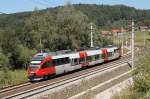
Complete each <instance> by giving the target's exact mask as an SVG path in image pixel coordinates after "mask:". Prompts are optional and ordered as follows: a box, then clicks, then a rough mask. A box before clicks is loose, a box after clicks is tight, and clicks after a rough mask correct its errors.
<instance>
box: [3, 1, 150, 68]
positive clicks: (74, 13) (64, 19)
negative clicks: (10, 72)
mask: <svg viewBox="0 0 150 99" xmlns="http://www.w3.org/2000/svg"><path fill="white" fill-rule="evenodd" d="M133 17H134V18H136V19H137V20H142V21H140V22H141V23H140V22H139V23H138V24H146V25H149V23H148V22H147V21H146V22H144V20H145V19H148V18H150V11H148V10H146V11H143V10H136V9H135V8H131V7H127V6H123V5H118V6H107V5H93V4H91V5H89V4H88V5H87V4H85V5H81V4H78V5H66V6H60V7H56V8H49V9H45V10H38V9H37V8H36V9H35V11H33V12H23V13H14V14H1V15H0V68H1V69H2V68H4V67H9V68H12V69H16V68H23V67H27V66H28V63H29V61H30V59H31V57H32V55H33V54H35V53H37V52H40V50H45V51H56V50H64V49H72V50H74V49H80V48H88V47H90V42H89V41H90V23H91V22H93V23H94V24H95V26H94V27H95V29H94V38H95V41H94V44H95V45H96V46H104V45H108V44H112V42H111V41H110V40H108V39H106V38H103V37H101V36H100V34H99V29H102V28H108V27H109V28H111V27H120V26H121V25H124V24H123V23H122V20H123V19H126V20H129V19H131V18H133ZM143 18H144V19H143ZM126 23H127V24H128V22H126Z"/></svg>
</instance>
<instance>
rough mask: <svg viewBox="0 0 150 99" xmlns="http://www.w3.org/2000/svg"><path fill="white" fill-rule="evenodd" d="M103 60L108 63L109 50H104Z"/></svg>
mask: <svg viewBox="0 0 150 99" xmlns="http://www.w3.org/2000/svg"><path fill="white" fill-rule="evenodd" d="M102 59H103V61H104V62H106V61H108V51H107V49H102Z"/></svg>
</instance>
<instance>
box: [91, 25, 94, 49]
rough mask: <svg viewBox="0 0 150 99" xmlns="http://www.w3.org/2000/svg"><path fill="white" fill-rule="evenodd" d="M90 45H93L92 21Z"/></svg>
mask: <svg viewBox="0 0 150 99" xmlns="http://www.w3.org/2000/svg"><path fill="white" fill-rule="evenodd" d="M91 47H94V45H93V23H91Z"/></svg>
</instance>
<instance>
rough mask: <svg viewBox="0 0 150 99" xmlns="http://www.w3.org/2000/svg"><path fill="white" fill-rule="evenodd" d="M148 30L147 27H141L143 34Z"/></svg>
mask: <svg viewBox="0 0 150 99" xmlns="http://www.w3.org/2000/svg"><path fill="white" fill-rule="evenodd" d="M147 29H148V27H147V26H140V31H141V32H144V31H146V30H147Z"/></svg>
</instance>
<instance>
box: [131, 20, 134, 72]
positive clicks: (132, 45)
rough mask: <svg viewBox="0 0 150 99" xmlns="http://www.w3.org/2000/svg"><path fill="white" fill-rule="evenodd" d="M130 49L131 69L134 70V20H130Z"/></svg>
mask: <svg viewBox="0 0 150 99" xmlns="http://www.w3.org/2000/svg"><path fill="white" fill-rule="evenodd" d="M131 41H132V42H131V43H132V44H131V49H132V69H133V68H134V20H132V37H131Z"/></svg>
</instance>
